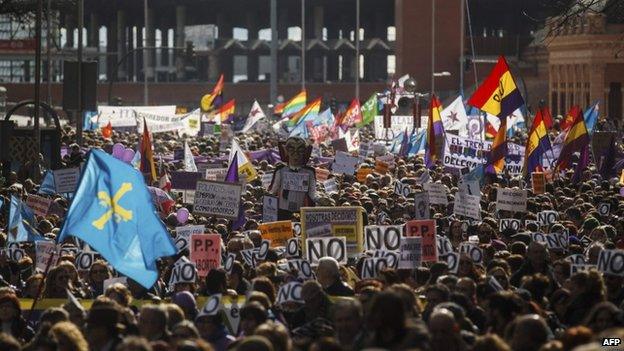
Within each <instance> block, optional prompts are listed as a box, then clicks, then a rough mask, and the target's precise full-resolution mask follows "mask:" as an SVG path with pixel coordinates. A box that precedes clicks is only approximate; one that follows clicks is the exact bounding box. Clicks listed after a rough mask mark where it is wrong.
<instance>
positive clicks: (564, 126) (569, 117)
mask: <svg viewBox="0 0 624 351" xmlns="http://www.w3.org/2000/svg"><path fill="white" fill-rule="evenodd" d="M579 113H581V108H580V107H578V105H574V106H572V107H570V111H568V113H567V114H566V115H565V117H564V118H563V119H562V120H561V123H559V127H560V128H561V130H562V131H566V130H568V129H569V128H570V127H572V124H573V123H574V119H575V118H576V115H578V114H579Z"/></svg>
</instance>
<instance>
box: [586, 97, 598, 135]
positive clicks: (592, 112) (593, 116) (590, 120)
mask: <svg viewBox="0 0 624 351" xmlns="http://www.w3.org/2000/svg"><path fill="white" fill-rule="evenodd" d="M599 113H600V105H599V102H598V101H596V102H595V103H594V104H593V105H591V107H589V108H588V109H587V110H585V112H583V119H584V120H585V125H586V126H587V132H588V133H589V135H592V134H593V133H594V128H595V127H596V123H597V122H598V114H599Z"/></svg>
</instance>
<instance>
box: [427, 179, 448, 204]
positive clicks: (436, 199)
mask: <svg viewBox="0 0 624 351" xmlns="http://www.w3.org/2000/svg"><path fill="white" fill-rule="evenodd" d="M423 189H425V191H426V192H427V194H429V203H431V204H434V205H444V206H446V205H448V198H447V196H446V186H445V185H444V184H439V183H425V184H423Z"/></svg>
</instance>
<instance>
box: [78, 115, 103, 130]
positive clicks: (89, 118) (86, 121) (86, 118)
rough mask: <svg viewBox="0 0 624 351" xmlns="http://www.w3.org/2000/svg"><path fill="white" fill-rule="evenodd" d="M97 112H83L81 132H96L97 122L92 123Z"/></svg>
mask: <svg viewBox="0 0 624 351" xmlns="http://www.w3.org/2000/svg"><path fill="white" fill-rule="evenodd" d="M97 115H98V112H97V111H84V112H83V114H82V130H83V131H85V132H86V131H89V130H96V129H98V128H99V125H98V123H97V122H94V121H93V117H95V116H97Z"/></svg>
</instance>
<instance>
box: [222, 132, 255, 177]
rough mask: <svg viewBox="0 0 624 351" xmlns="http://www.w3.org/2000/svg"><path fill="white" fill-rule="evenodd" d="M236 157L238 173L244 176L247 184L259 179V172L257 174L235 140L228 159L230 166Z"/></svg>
mask: <svg viewBox="0 0 624 351" xmlns="http://www.w3.org/2000/svg"><path fill="white" fill-rule="evenodd" d="M234 157H236V159H237V164H238V173H239V174H244V175H245V177H246V179H245V180H246V181H247V182H251V181H253V180H254V179H256V178H257V177H258V172H256V169H255V168H254V167H253V165H252V164H251V162H249V159H248V158H247V156H245V153H243V149H241V147H240V145H238V142H236V140H235V139H232V147H231V148H230V156H229V158H228V161H229V162H230V164H231V163H232V160H233V159H234Z"/></svg>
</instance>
